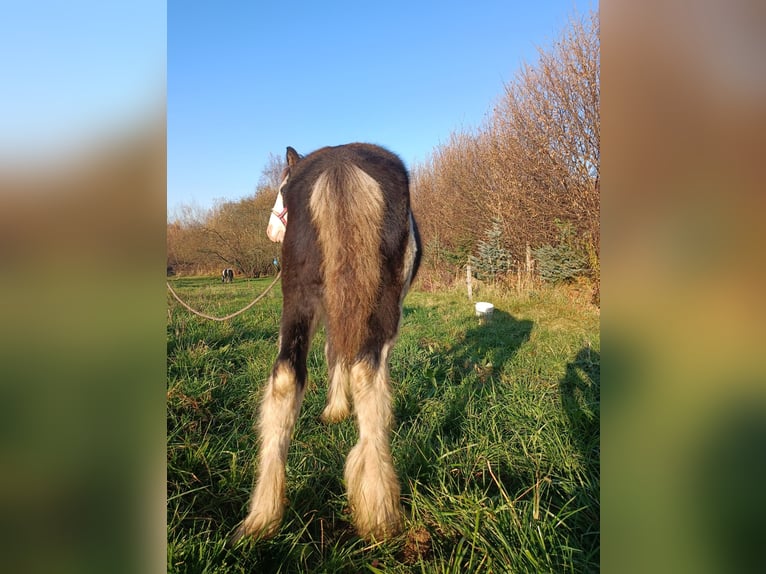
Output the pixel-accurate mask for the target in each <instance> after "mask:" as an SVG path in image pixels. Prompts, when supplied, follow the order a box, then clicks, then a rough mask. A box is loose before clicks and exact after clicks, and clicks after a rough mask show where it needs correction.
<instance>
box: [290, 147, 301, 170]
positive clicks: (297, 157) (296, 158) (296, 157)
mask: <svg viewBox="0 0 766 574" xmlns="http://www.w3.org/2000/svg"><path fill="white" fill-rule="evenodd" d="M300 159H301V155H300V154H299V153H298V152H297V151H295V148H291V147H290V146H287V166H288V167H293V166H294V165H295V164H296V163H298V161H299V160H300Z"/></svg>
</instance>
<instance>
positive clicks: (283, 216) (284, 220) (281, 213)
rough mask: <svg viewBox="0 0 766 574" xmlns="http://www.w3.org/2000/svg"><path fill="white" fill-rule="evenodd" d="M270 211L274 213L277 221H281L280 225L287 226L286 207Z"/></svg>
mask: <svg viewBox="0 0 766 574" xmlns="http://www.w3.org/2000/svg"><path fill="white" fill-rule="evenodd" d="M271 213H273V214H274V215H276V216H277V218H278V219H279V221H281V222H282V225H284V226H285V227H287V208H286V207H285V208H284V209H283V210H282V211H277V210H276V209H272V210H271Z"/></svg>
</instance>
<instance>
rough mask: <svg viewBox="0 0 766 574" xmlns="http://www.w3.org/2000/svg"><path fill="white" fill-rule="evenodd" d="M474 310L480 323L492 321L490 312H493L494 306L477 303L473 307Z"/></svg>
mask: <svg viewBox="0 0 766 574" xmlns="http://www.w3.org/2000/svg"><path fill="white" fill-rule="evenodd" d="M475 308H476V316H477V317H478V318H479V320H481V321H490V320H491V319H492V311H494V310H495V306H494V305H493V304H492V303H486V302H484V301H479V302H478V303H476V305H475Z"/></svg>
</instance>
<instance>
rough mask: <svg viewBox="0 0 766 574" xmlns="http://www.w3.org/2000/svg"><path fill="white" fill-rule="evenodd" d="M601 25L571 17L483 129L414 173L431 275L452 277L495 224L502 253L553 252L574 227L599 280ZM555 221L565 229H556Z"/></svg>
mask: <svg viewBox="0 0 766 574" xmlns="http://www.w3.org/2000/svg"><path fill="white" fill-rule="evenodd" d="M599 147H600V111H599V20H598V14H597V13H596V12H593V13H590V14H589V15H587V16H586V17H582V18H573V19H571V20H570V23H569V25H568V26H567V28H566V29H565V30H564V31H563V32H562V34H561V36H560V38H559V39H558V40H557V41H556V42H555V43H554V44H553V46H551V47H550V48H549V49H548V50H547V51H546V50H540V51H539V59H538V61H537V63H536V64H535V65H525V66H524V67H523V68H522V69H521V70H520V71H519V72H518V73H517V75H516V77H515V79H514V80H513V81H512V82H511V83H509V84H508V85H506V87H505V91H504V93H503V94H502V96H501V97H500V98H499V100H498V101H497V103H496V104H495V106H494V108H493V109H492V110H491V112H490V113H489V114H488V117H487V120H486V121H485V123H484V125H482V126H480V127H478V128H477V129H475V130H474V131H471V132H465V131H463V132H455V133H453V134H452V135H451V137H450V139H449V141H448V142H447V143H446V144H444V145H441V146H440V147H438V148H437V149H436V150H434V152H433V154H432V155H431V157H430V158H429V159H427V160H426V161H425V162H424V163H423V164H421V165H417V166H415V167H414V168H413V170H412V179H413V190H414V194H413V197H414V209H415V212H416V215H417V216H418V220H419V222H420V226H421V232H422V235H423V240H424V244H425V247H426V250H425V257H426V259H425V263H426V272H427V273H428V272H430V273H435V274H437V275H438V274H441V275H442V276H444V275H445V274H446V275H451V276H456V275H457V274H456V267H460V266H463V265H464V264H465V262H466V260H467V257H468V255H470V254H475V253H476V247H477V244H478V242H479V241H480V240H481V239H482V238H483V237H484V234H485V233H486V231H487V230H488V229H489V228H490V227H491V225H492V221H493V220H499V221H501V222H502V226H503V243H504V247H505V248H506V249H507V250H508V251H510V253H511V255H512V256H513V258H514V260H515V261H516V262H519V263H523V262H524V261H525V252H526V246H527V245H530V246H531V247H532V248H536V247H539V246H542V245H546V244H550V245H555V244H556V242H557V241H558V240H559V225H560V223H568V224H571V225H572V226H573V227H574V229H575V232H576V236H577V237H578V238H579V241H580V242H581V244H580V245H579V246H578V247H579V248H581V249H582V250H583V251H584V252H585V253H586V254H587V255H588V259H589V261H590V267H591V272H592V276H593V277H594V279H595V280H596V282H597V281H598V260H599V205H600V193H599V187H600V186H599V169H600V156H599ZM557 222H559V223H557Z"/></svg>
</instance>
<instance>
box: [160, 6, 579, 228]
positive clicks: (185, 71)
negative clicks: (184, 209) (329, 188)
mask: <svg viewBox="0 0 766 574" xmlns="http://www.w3.org/2000/svg"><path fill="white" fill-rule="evenodd" d="M588 7H589V5H588V4H578V5H575V3H574V2H573V1H572V0H562V1H559V0H552V1H545V2H511V1H508V0H505V1H503V0H472V1H467V0H466V1H453V0H442V1H439V2H432V1H417V0H406V1H402V0H389V1H387V2H360V1H356V2H347V1H325V2H300V1H295V2H271V1H269V2H196V1H188V0H183V1H182V0H170V1H169V2H168V12H167V19H168V44H167V55H168V56H167V57H168V60H167V65H168V76H167V77H168V81H167V90H168V92H167V93H168V96H167V106H168V191H167V193H168V198H167V201H168V213H169V215H170V216H171V217H172V215H173V214H174V212H175V210H176V209H177V207H178V206H180V205H196V206H198V207H202V208H208V207H210V206H211V205H213V203H214V201H216V200H220V199H223V200H238V199H241V198H243V197H245V196H248V195H251V194H252V193H253V192H254V191H255V186H256V184H257V183H258V180H259V178H260V176H261V171H262V169H263V167H264V166H265V165H266V162H267V160H268V158H269V154H270V153H274V154H278V155H280V156H282V155H283V154H284V150H285V147H286V146H288V145H290V146H293V147H295V148H296V149H297V150H298V151H299V152H301V153H308V152H310V151H312V150H314V149H317V148H319V147H322V146H324V145H337V144H342V143H348V142H351V141H368V142H373V143H378V144H382V145H384V146H386V147H388V148H389V149H391V150H392V151H394V152H396V153H398V154H399V155H400V156H401V157H402V159H403V160H404V161H405V163H406V164H407V165H410V166H411V165H413V164H414V163H415V162H419V161H423V160H424V159H426V158H427V157H428V156H429V154H430V152H431V151H432V150H433V149H434V148H435V147H436V146H438V145H439V144H440V143H444V142H446V141H447V140H448V139H449V135H450V133H452V132H454V131H456V130H460V129H462V128H465V129H471V128H474V127H477V126H478V125H480V124H481V123H482V121H483V119H484V117H485V115H486V114H487V113H488V111H489V110H490V109H491V107H492V104H493V103H494V102H495V100H496V99H497V98H498V97H499V96H500V95H501V94H502V91H503V86H504V84H506V83H508V82H509V81H511V80H512V79H513V77H514V74H515V73H516V71H517V70H518V69H519V67H520V65H521V63H522V61H526V62H528V63H533V62H534V61H535V58H536V54H537V52H536V48H537V47H545V46H548V45H549V44H550V43H551V41H553V40H554V39H555V38H556V37H557V36H558V34H559V32H560V30H561V29H562V28H563V27H564V26H565V25H566V22H567V19H568V17H569V16H570V15H572V13H573V12H574V11H575V9H577V10H578V11H580V12H584V11H585V10H587V9H588Z"/></svg>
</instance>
